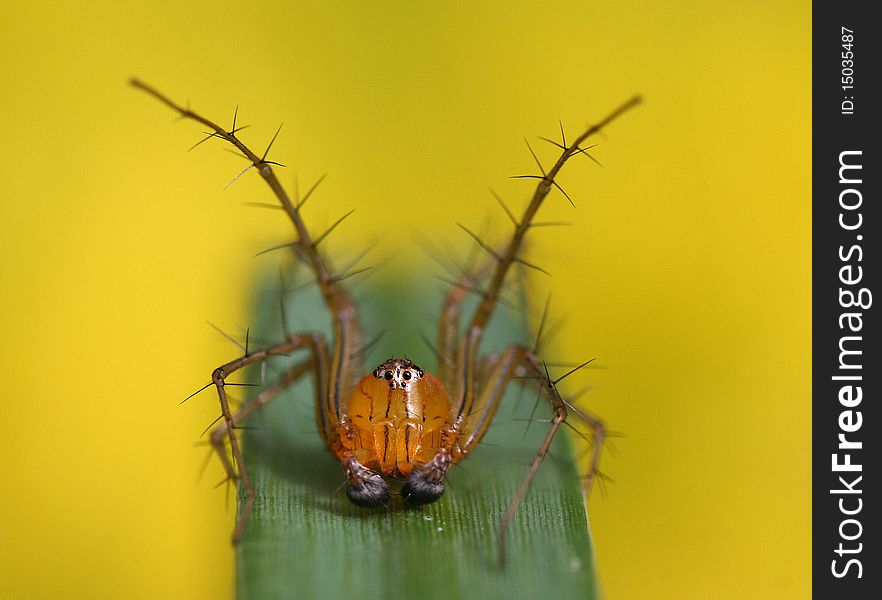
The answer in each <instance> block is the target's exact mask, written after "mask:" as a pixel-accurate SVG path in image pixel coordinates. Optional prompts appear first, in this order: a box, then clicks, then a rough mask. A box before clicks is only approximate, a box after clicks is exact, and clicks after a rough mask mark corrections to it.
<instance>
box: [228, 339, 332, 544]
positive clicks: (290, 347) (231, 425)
mask: <svg viewBox="0 0 882 600" xmlns="http://www.w3.org/2000/svg"><path fill="white" fill-rule="evenodd" d="M304 348H306V349H309V350H310V351H311V353H312V358H311V359H310V360H307V361H304V362H301V363H298V364H296V365H295V366H294V367H292V368H291V369H289V370H288V371H287V372H286V373H285V374H284V375H283V376H282V378H281V379H280V380H279V381H278V382H276V383H275V384H274V385H273V386H272V387H270V388H268V389H266V390H264V391H263V392H262V393H261V394H258V395H257V396H256V397H255V398H253V399H252V400H251V401H250V402H248V403H247V404H246V405H245V406H243V407H242V408H241V409H240V410H239V411H238V413H236V414H234V413H233V412H232V410H231V409H230V403H229V399H228V398H227V392H226V378H227V377H229V376H230V375H231V374H233V373H235V372H236V371H238V370H240V369H243V368H245V367H247V366H249V365H252V364H257V363H261V362H263V361H266V360H268V359H269V358H271V357H273V356H277V355H280V354H288V353H291V352H294V351H296V350H300V349H304ZM310 366H314V367H315V368H314V369H313V371H314V372H315V376H316V383H317V385H316V395H317V402H316V405H317V406H320V405H321V403H320V402H319V401H318V398H320V394H321V393H322V392H323V390H324V388H325V385H324V383H323V382H325V381H327V373H326V370H327V343H326V342H325V340H324V338H323V337H322V336H321V335H319V334H302V335H292V336H289V337H288V339H287V340H285V341H284V342H282V343H280V344H276V345H274V346H270V347H269V348H264V349H263V350H258V351H255V352H251V353H249V354H246V355H245V356H242V357H240V358H237V359H236V360H233V361H230V362H228V363H226V364H224V365H221V366H220V367H218V368H217V369H215V370H214V372H213V373H212V375H211V381H212V383H213V384H214V386H215V388H216V389H217V395H218V399H219V400H220V405H221V413H222V415H223V423H222V424H221V425H220V426H218V428H217V429H216V430H215V431H213V432H212V445H213V446H214V447H215V449H216V450H217V452H218V455H219V456H220V457H221V462H222V463H223V465H224V469H225V470H226V472H227V476H228V477H230V478H231V479H238V480H239V481H240V482H241V485H242V488H243V489H244V491H245V504H244V505H243V506H242V509H241V510H240V511H239V516H238V518H237V520H236V527H235V529H234V530H233V543H237V542H238V541H239V540H240V539H242V534H243V533H244V531H245V525H246V524H247V523H248V519H249V517H250V516H251V511H252V509H253V507H254V484H253V483H252V481H251V477H250V475H249V474H248V469H247V467H246V466H245V459H244V457H243V455H242V448H241V445H240V443H239V437H238V436H237V435H236V426H237V424H239V423H241V420H242V419H243V418H245V416H247V415H248V414H250V413H251V412H253V411H254V410H255V409H256V408H257V407H258V406H260V405H262V404H266V403H267V402H269V401H270V400H271V399H272V398H273V397H274V396H276V395H277V394H278V393H279V392H280V391H282V390H283V389H284V388H285V387H287V386H288V385H290V384H291V383H292V382H293V381H295V380H296V379H297V378H298V377H300V376H301V375H303V374H304V373H306V372H307V371H308V370H309V367H310ZM322 416H323V412H322V411H319V414H318V419H319V423H318V424H319V431H320V432H322V436H323V437H325V436H331V435H333V428H332V427H331V426H330V425H329V424H328V423H327V422H326V420H325V422H323V420H322ZM217 432H220V433H217ZM224 436H225V437H226V438H227V439H228V440H229V442H230V454H231V456H232V461H231V460H230V459H229V457H227V455H226V452H225V451H224V448H223V439H224ZM326 439H327V437H326ZM237 473H238V475H237Z"/></svg>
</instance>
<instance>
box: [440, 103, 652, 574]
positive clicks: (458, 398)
mask: <svg viewBox="0 0 882 600" xmlns="http://www.w3.org/2000/svg"><path fill="white" fill-rule="evenodd" d="M639 103H640V97H639V96H634V97H633V98H631V99H630V100H628V101H627V102H625V103H624V104H622V105H621V106H619V107H618V108H616V109H615V110H614V111H612V112H611V113H610V114H609V115H607V116H606V117H605V118H604V119H602V120H601V121H600V122H599V123H597V124H595V125H593V126H591V127H589V128H588V129H587V130H586V131H584V132H583V133H582V134H581V135H580V136H579V137H577V138H576V139H575V140H574V141H573V142H572V143H571V144H570V145H569V146H564V147H563V148H562V151H561V154H560V156H559V157H558V159H557V161H556V162H555V163H554V165H553V166H552V167H551V169H549V170H547V171H546V170H545V169H544V168H543V167H542V166H541V164H540V165H539V168H540V171H541V172H542V175H541V176H540V175H530V176H527V177H530V178H534V179H538V180H539V183H538V185H537V186H536V189H535V191H534V192H533V196H532V198H531V199H530V202H529V203H528V204H527V207H526V209H525V210H524V213H523V215H522V216H521V218H520V220H519V221H517V222H516V225H515V230H514V233H513V234H512V237H511V239H510V241H509V243H508V246H507V247H506V248H505V249H504V250H503V251H502V252H494V253H493V256H494V259H495V261H496V267H495V269H494V270H493V274H492V276H491V277H490V282H489V284H488V285H486V286H484V287H483V292H482V295H481V300H480V302H479V303H478V306H477V308H476V309H475V312H474V314H473V316H472V319H471V322H470V323H469V325H468V326H467V327H466V330H465V333H464V335H463V336H462V337H461V339H460V340H459V346H458V350H457V353H456V357H457V363H456V364H457V369H456V372H455V376H454V378H453V385H452V386H451V392H452V393H453V397H452V398H451V409H450V413H449V416H448V420H447V425H446V426H447V432H448V448H450V447H451V446H450V442H451V441H452V440H456V439H458V438H459V436H462V435H466V436H470V437H468V438H467V441H466V448H464V450H467V449H468V447H469V446H472V445H473V444H474V443H476V441H477V440H480V438H481V437H482V436H483V433H484V431H485V430H486V427H487V426H489V422H490V420H492V415H493V412H495V410H496V404H498V398H499V396H498V395H497V393H496V392H492V393H491V395H490V397H486V396H485V398H482V399H480V400H479V399H478V387H477V382H476V373H477V371H478V364H479V351H480V344H481V339H482V337H483V334H484V330H485V328H486V326H487V324H488V322H489V320H490V317H491V316H492V315H493V313H494V311H495V310H496V306H497V304H498V303H499V294H500V292H501V291H502V288H503V285H504V283H505V281H506V277H507V275H508V273H509V270H510V269H511V266H512V265H513V264H514V263H523V262H524V261H523V259H522V258H521V256H520V253H521V252H522V250H523V247H524V238H525V236H526V234H527V232H528V231H529V229H530V227H531V224H532V223H533V221H534V219H535V216H536V214H537V212H538V211H539V208H540V207H541V206H542V202H543V201H544V200H545V198H546V197H547V196H548V194H549V192H550V191H551V190H552V188H557V189H559V190H560V191H561V192H563V190H562V189H561V187H560V185H559V184H558V183H557V182H556V181H555V177H556V176H557V174H558V173H559V172H560V170H561V169H562V168H563V166H564V165H565V164H566V162H567V161H568V160H569V159H570V158H571V157H573V156H574V155H576V154H579V153H580V152H582V149H581V144H582V142H584V141H585V140H586V139H587V138H588V137H590V136H591V135H593V134H595V133H598V132H599V131H601V130H602V129H603V128H604V127H605V126H606V125H608V124H609V123H610V122H612V121H613V120H614V119H616V118H617V117H618V116H620V115H621V114H622V113H624V112H626V111H628V110H629V109H631V108H633V107H634V106H636V105H637V104H639ZM531 154H532V149H531ZM533 156H534V158H536V157H535V155H533ZM537 162H538V159H537ZM563 193H564V195H565V196H566V197H567V200H569V201H570V203H571V204H572V200H571V199H570V198H569V196H567V195H566V193H565V192H563ZM515 348H517V347H515ZM509 352H510V353H512V355H511V356H510V360H512V361H513V363H510V364H509V366H508V368H506V363H507V361H506V360H504V359H503V360H501V361H500V362H499V364H497V369H496V373H497V375H496V377H491V379H490V381H489V382H488V385H491V383H492V385H493V387H496V388H501V387H504V383H502V384H500V378H503V379H506V380H507V378H508V377H510V373H509V372H508V371H509V370H510V369H511V368H512V365H514V364H516V363H519V362H521V361H522V360H524V359H525V358H526V359H527V360H528V362H531V363H532V364H531V366H532V367H533V369H532V370H533V371H534V372H539V370H538V361H537V360H536V358H535V356H533V355H532V352H530V351H528V350H525V349H520V350H517V349H510V350H509ZM525 352H526V353H525ZM518 355H519V356H518ZM515 359H520V360H515ZM503 373H506V374H505V376H504V377H503V375H502V374H503ZM539 373H540V375H542V374H541V372H539ZM543 377H544V381H545V383H546V385H547V390H548V396H549V400H550V401H551V405H552V410H553V411H554V416H553V418H552V421H551V426H550V428H549V431H548V434H547V435H546V438H545V440H544V441H543V443H542V445H541V446H540V448H539V450H538V452H537V454H536V458H535V459H534V461H533V464H532V465H531V467H530V471H529V472H528V473H527V476H526V477H525V478H524V480H523V481H522V483H521V485H520V487H519V488H518V491H517V493H516V495H515V497H514V499H513V500H512V503H511V505H510V506H509V508H508V510H507V511H506V513H505V515H504V516H503V519H502V522H501V523H500V532H499V543H500V561H503V562H504V560H505V547H504V541H505V532H506V530H507V528H508V525H509V523H510V522H511V520H512V519H513V518H514V515H515V513H516V511H517V508H518V506H519V505H520V502H521V500H522V499H523V497H524V495H525V494H526V493H527V490H528V489H529V487H530V483H531V482H532V481H533V477H534V476H535V474H536V470H537V469H538V468H539V464H540V463H541V462H542V459H543V458H544V456H545V454H546V453H547V452H548V448H549V447H550V445H551V442H552V440H553V439H554V435H555V434H556V433H557V430H558V429H559V428H560V424H561V423H562V422H563V421H564V420H565V419H566V416H567V409H566V405H565V403H564V401H563V400H562V399H561V397H560V394H558V392H557V388H556V386H555V383H554V382H553V381H551V380H550V379H549V378H548V376H547V374H546V375H544V376H543ZM494 380H495V382H494ZM493 387H491V388H486V387H485V389H493ZM486 393H487V392H482V395H486ZM493 398H495V400H493V401H491V399H493ZM485 402H486V404H484V403H485ZM482 405H483V406H482ZM478 407H481V408H482V409H483V410H479V411H478V412H479V414H482V413H486V416H487V418H481V419H480V420H479V421H478V422H474V423H472V422H469V423H467V422H466V419H467V418H469V415H471V414H473V412H474V409H475V408H478ZM598 423H599V422H598ZM470 429H474V430H473V431H470ZM468 440H474V441H468ZM598 448H599V446H598V447H596V448H595V453H598V452H599V449H598ZM444 452H448V450H447V449H442V452H439V456H437V457H436V458H437V459H438V460H436V459H433V460H432V461H431V462H430V463H428V464H427V465H426V467H427V470H426V473H429V474H431V477H432V478H433V479H434V478H435V477H437V475H438V474H439V473H440V474H442V476H443V472H445V471H446V468H447V466H449V463H450V462H452V461H453V460H457V459H458V457H457V456H456V454H455V453H454V454H453V455H452V456H449V457H447V456H440V455H442V454H443V453H444ZM598 460H599V455H596V456H595V457H594V459H593V460H592V469H596V461H598Z"/></svg>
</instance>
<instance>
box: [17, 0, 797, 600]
mask: <svg viewBox="0 0 882 600" xmlns="http://www.w3.org/2000/svg"><path fill="white" fill-rule="evenodd" d="M148 4H149V7H148V6H147V5H148ZM367 4H368V3H349V4H341V5H335V4H334V3H330V2H315V3H312V2H297V3H286V2H203V1H201V0H193V1H188V2H183V3H182V2H164V1H160V2H155V3H131V4H130V5H128V6H127V5H124V4H121V3H118V2H113V3H110V2H106V3H105V2H94V3H86V4H85V5H83V4H75V3H61V2H45V3H40V4H33V3H25V2H15V3H13V2H7V3H5V4H4V6H3V8H2V9H0V56H2V58H0V119H2V127H0V138H2V143H0V170H2V171H0V228H2V229H0V294H2V296H0V302H2V304H0V337H2V350H0V353H2V357H0V359H2V362H0V364H2V367H3V370H4V375H3V379H4V384H5V385H4V389H5V390H6V391H5V392H4V394H3V397H4V399H3V401H2V403H0V422H2V424H3V442H4V452H3V459H2V468H0V472H2V475H0V486H2V489H0V498H2V500H0V539H2V543H0V596H3V597H9V598H36V597H82V598H198V597H202V598H223V597H229V595H230V594H231V591H230V590H231V588H232V583H231V582H232V552H231V550H230V548H229V546H228V543H227V542H228V536H229V533H230V527H231V523H232V521H231V516H230V515H229V514H228V513H226V512H225V507H224V492H223V489H217V490H215V489H213V483H214V482H215V481H217V480H219V479H220V477H221V472H220V469H219V467H218V466H217V465H216V464H213V463H212V464H210V465H209V467H208V470H207V473H206V475H205V477H204V478H203V479H202V480H201V482H197V477H198V473H199V466H200V463H201V462H202V460H203V459H204V452H205V450H204V449H203V448H194V447H193V442H194V440H195V439H196V438H197V437H198V434H199V432H200V431H201V430H202V429H203V428H204V427H205V426H206V425H207V424H208V423H209V422H210V421H211V420H212V419H213V418H214V417H215V414H216V412H217V408H216V406H215V403H214V402H215V401H214V400H213V399H212V397H211V395H210V394H206V395H203V396H200V397H198V399H195V400H193V401H190V402H188V403H186V404H184V405H182V406H179V405H178V401H179V400H180V399H181V398H183V397H184V396H186V395H187V394H188V393H190V392H191V391H193V390H195V389H196V388H198V387H199V386H201V385H202V384H204V383H205V382H206V381H207V379H208V375H209V372H210V370H211V368H213V367H214V366H216V365H218V364H220V363H221V362H223V361H225V360H227V359H229V358H231V357H232V356H234V355H235V353H236V350H235V348H233V347H232V346H231V345H230V344H229V343H228V342H227V341H225V340H223V339H222V338H221V337H220V336H219V335H217V334H216V333H215V332H214V331H213V330H212V329H211V328H209V327H208V326H207V325H206V324H205V321H206V320H211V321H213V322H215V323H217V324H219V325H220V326H222V327H224V328H226V329H229V330H231V331H233V332H236V333H239V332H241V331H243V330H244V328H245V326H247V324H248V316H247V306H246V298H247V294H246V289H247V286H248V285H249V281H250V277H251V274H253V273H254V271H255V268H256V267H257V266H260V265H265V263H260V262H259V260H260V259H254V258H253V255H254V254H255V252H256V251H257V250H259V249H261V248H263V247H265V246H267V245H269V244H272V243H275V242H278V241H284V240H285V239H286V236H287V235H288V229H287V226H286V223H285V222H284V221H283V219H282V218H280V215H279V213H277V212H275V211H268V210H260V209H252V208H246V207H243V203H245V202H249V201H271V197H270V196H269V194H268V192H267V191H266V190H265V189H263V187H262V185H261V182H260V181H259V178H257V177H255V176H254V174H253V173H249V174H247V175H246V176H245V177H243V178H242V179H241V180H240V181H238V182H237V183H236V184H235V185H233V186H232V187H230V188H229V189H228V190H226V191H223V186H224V185H225V184H226V183H227V182H228V181H229V180H230V179H232V177H233V176H234V175H235V174H236V173H237V172H238V171H239V170H240V169H241V168H242V167H243V166H244V165H243V164H242V163H241V162H240V161H239V160H238V159H236V158H234V157H232V156H231V155H229V154H227V153H225V152H223V151H221V150H220V149H219V147H218V146H216V145H211V144H206V145H204V146H202V147H200V149H199V150H198V151H194V152H192V153H189V154H188V153H186V152H185V150H186V149H187V148H188V147H189V146H190V145H191V144H192V143H193V142H195V141H197V140H198V139H199V133H200V131H201V130H200V128H199V127H197V126H195V125H193V124H191V123H180V124H174V119H173V114H172V113H171V112H170V111H169V110H167V109H166V108H165V107H163V106H161V105H160V104H158V103H157V102H156V101H154V100H153V99H151V98H148V97H147V96H145V95H143V94H140V93H138V92H136V91H135V90H133V89H131V88H129V87H127V86H126V85H125V83H126V80H127V78H128V77H130V76H133V75H137V76H139V77H141V78H143V79H144V80H145V81H147V82H150V83H152V84H153V85H156V86H157V87H158V88H160V89H161V90H163V91H165V92H167V93H168V94H170V95H171V96H172V97H174V98H176V99H178V100H180V101H182V102H183V101H186V100H187V99H189V100H190V102H191V104H192V106H193V107H194V108H198V109H199V110H201V111H202V112H204V114H205V115H206V116H209V117H212V118H215V119H217V120H222V121H224V122H227V121H229V120H230V119H231V118H232V114H233V109H234V107H235V106H236V105H237V104H238V106H239V107H240V108H239V115H240V123H242V122H244V123H250V124H251V125H252V128H251V129H250V130H247V131H245V132H243V136H244V138H245V139H246V141H248V142H249V143H252V144H253V145H254V146H257V147H261V146H263V145H264V144H265V143H266V142H267V141H268V140H269V138H270V137H271V136H272V133H273V132H274V131H275V128H276V126H277V125H278V124H279V123H280V122H282V121H284V122H285V127H284V129H283V130H282V134H281V136H280V138H279V140H278V141H277V143H276V145H275V147H274V151H273V154H272V157H273V158H275V159H277V160H279V161H281V162H284V163H285V164H287V165H289V169H288V170H287V171H285V172H283V173H282V178H283V181H285V182H291V181H293V177H294V175H293V174H294V173H295V172H296V174H297V175H298V177H299V179H300V181H301V185H306V184H308V183H310V182H311V181H313V180H314V179H315V178H317V177H318V176H320V175H321V174H322V173H324V172H325V171H330V173H331V174H330V177H329V179H328V180H327V182H326V184H324V185H323V187H322V188H320V191H319V193H318V195H317V196H316V199H315V201H314V204H312V206H311V207H310V209H309V210H311V212H309V211H308V212H307V218H308V219H309V220H310V222H311V223H313V224H314V225H315V227H316V228H318V227H321V226H323V225H327V224H329V223H331V222H333V219H335V218H336V217H337V216H338V215H340V214H342V213H343V212H345V211H347V210H349V209H351V208H356V209H357V212H356V213H355V215H353V217H352V220H351V221H349V222H347V223H346V224H345V225H343V226H341V229H340V230H339V232H337V233H336V234H335V237H334V238H332V239H331V241H332V245H333V244H335V245H336V246H334V247H336V248H338V249H339V248H346V247H349V248H351V247H356V246H358V245H360V244H364V243H365V241H366V240H368V239H371V237H372V236H373V235H374V234H375V233H376V234H378V235H381V236H382V237H381V239H382V242H381V246H380V248H379V249H378V252H379V254H378V256H379V257H380V258H390V257H391V260H389V262H387V263H386V265H387V266H386V269H387V270H389V269H391V271H392V272H396V271H400V272H401V273H402V274H404V275H406V274H408V273H413V271H412V269H415V268H418V267H419V261H421V260H425V259H423V258H422V256H421V254H420V253H419V252H418V251H417V250H416V244H415V239H414V235H413V231H414V230H417V231H420V232H423V233H424V234H426V236H427V237H437V238H448V239H460V238H458V237H455V236H462V234H461V232H459V231H458V229H457V228H456V227H455V225H454V222H455V221H461V222H463V223H467V224H474V225H476V226H477V225H479V224H480V223H481V222H482V221H483V220H484V219H485V218H486V217H487V216H488V215H492V216H493V218H494V219H503V218H504V216H502V213H501V212H499V211H498V208H497V207H496V206H495V203H494V202H493V201H492V199H491V197H490V196H489V194H488V193H487V192H486V188H487V187H488V186H493V187H494V188H496V189H497V190H498V191H500V192H501V193H503V194H504V195H505V197H506V198H507V199H508V200H509V203H510V204H512V205H514V206H520V203H521V202H522V201H523V200H524V199H525V198H526V196H527V193H528V185H527V184H525V183H523V182H515V181H509V180H507V179H506V178H507V176H508V175H513V174H520V173H524V172H531V170H532V169H533V164H532V159H531V158H530V157H529V154H528V153H527V151H526V148H525V147H524V144H523V141H522V137H523V136H527V137H529V138H530V139H535V137H536V136H539V135H545V136H555V135H556V134H557V130H558V119H560V120H561V121H562V122H563V124H564V125H565V126H566V127H567V130H568V132H569V133H570V134H571V135H574V134H575V133H576V132H577V130H578V129H579V128H581V127H584V126H585V125H586V124H587V123H588V122H590V121H591V120H592V119H597V118H600V117H601V116H602V115H604V114H605V113H606V112H607V111H608V110H610V109H611V108H613V107H614V106H616V105H618V104H619V103H620V102H621V101H623V100H624V99H626V98H627V97H628V96H630V95H631V94H633V93H635V92H639V93H642V94H643V95H644V97H645V98H646V102H645V104H644V105H643V106H642V107H641V108H639V109H638V110H636V111H634V112H631V113H629V114H628V115H627V116H626V117H623V118H622V119H621V120H620V121H618V122H616V123H615V124H614V125H612V126H611V127H610V128H609V129H608V130H607V132H606V136H605V138H603V139H601V140H600V142H601V146H600V147H599V148H598V149H597V151H596V155H597V157H598V158H599V159H600V160H601V161H602V162H603V164H604V168H603V169H600V168H597V167H596V166H595V165H593V163H591V162H590V161H587V160H583V161H574V162H573V164H571V165H569V166H568V167H567V169H566V170H565V172H564V174H563V175H562V177H561V180H560V181H561V183H562V184H563V185H564V186H565V187H566V189H567V190H568V191H569V192H570V194H571V195H572V196H573V198H574V200H575V202H576V203H577V206H578V208H577V209H576V210H573V209H572V207H570V206H569V205H568V204H567V203H566V201H565V200H563V199H562V198H561V197H559V196H557V197H552V198H551V200H552V201H551V202H549V204H548V207H547V208H544V209H543V214H542V216H543V218H546V219H549V220H552V219H565V220H569V221H572V222H573V224H574V225H573V226H572V227H570V228H566V229H556V230H554V231H552V230H544V231H542V232H537V233H536V238H535V239H536V245H535V248H534V253H533V257H534V260H535V261H536V262H539V263H540V264H542V265H543V266H545V267H546V268H547V269H548V270H549V271H552V273H553V274H554V276H553V278H551V279H550V280H549V281H547V282H543V281H540V282H539V283H540V284H541V285H542V286H543V287H544V286H548V287H549V288H550V289H552V290H553V298H554V300H553V302H554V308H555V311H556V313H557V314H560V315H569V320H568V321H567V322H566V325H565V327H564V328H563V329H562V331H561V333H560V336H559V338H558V339H559V343H560V344H562V345H563V348H564V349H565V350H566V352H567V353H568V356H567V357H566V358H569V359H571V360H580V359H583V358H591V357H595V356H596V357H598V363H600V364H601V366H602V367H603V368H602V369H594V370H592V371H591V372H590V373H589V374H588V375H587V376H586V377H585V378H584V379H585V381H590V383H591V384H592V385H593V389H592V391H591V393H590V394H589V395H588V396H587V397H586V398H585V401H586V403H587V405H588V406H590V407H591V409H592V410H593V411H594V412H596V413H597V414H599V415H601V416H603V417H604V418H605V419H606V420H607V421H608V422H609V423H610V426H611V427H612V429H614V430H617V431H621V432H623V433H624V434H625V436H626V437H624V438H621V439H617V440H615V447H616V449H617V454H616V455H612V454H607V456H606V458H605V461H604V470H605V472H607V473H608V474H609V475H610V476H611V477H612V478H613V479H615V483H613V484H610V485H608V486H607V490H606V494H605V495H603V494H599V493H597V494H595V495H594V496H593V497H592V498H591V501H590V504H589V507H590V516H591V521H592V526H593V531H594V534H595V543H596V547H597V554H598V560H599V568H600V576H601V579H602V584H603V587H604V589H605V592H606V597H608V598H613V599H617V598H745V597H750V598H800V597H806V596H807V595H808V592H809V590H810V587H811V584H810V577H809V557H810V549H811V548H810V533H811V530H810V506H811V505H810V497H809V493H810V488H809V486H810V481H811V479H810V470H809V448H810V433H809V431H810V424H811V417H810V406H811V405H810V392H809V384H810V376H809V367H810V358H809V356H810V355H809V351H810V342H811V333H810V329H809V320H810V291H811V283H810V256H811V254H810V212H809V211H810V183H809V182H810V179H809V177H810V159H809V150H810V141H811V132H810V121H809V118H810V109H811V90H810V85H811V75H810V61H811V47H810V29H811V21H810V18H811V14H810V8H811V7H810V4H809V3H806V2H795V1H793V2H777V3H768V2H759V1H748V2H745V1H744V0H740V1H738V2H676V3H674V2H672V3H664V2H604V3H598V2H589V1H586V0H578V1H575V2H555V3H553V5H554V8H547V7H542V6H541V5H540V4H539V3H512V2H496V3H480V6H478V7H471V8H462V7H457V6H454V5H453V3H437V2H435V3H425V6H420V7H416V6H414V5H415V4H416V5H423V4H424V3H409V2H400V3H382V7H381V6H380V4H379V3H378V5H377V6H368V5H367ZM551 4H552V3H549V6H551ZM537 144H538V145H542V142H536V143H534V146H535V147H537V149H539V148H540V146H538V145H537ZM549 150H550V148H544V147H543V148H541V149H540V152H541V153H542V154H541V156H543V157H545V158H546V160H549V159H550V156H551V154H550V153H548V151H549ZM398 250H401V251H403V253H404V254H403V255H402V256H400V257H396V256H395V252H396V251H398ZM415 281H420V279H419V277H415ZM541 293H542V294H544V291H543V292H541Z"/></svg>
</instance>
